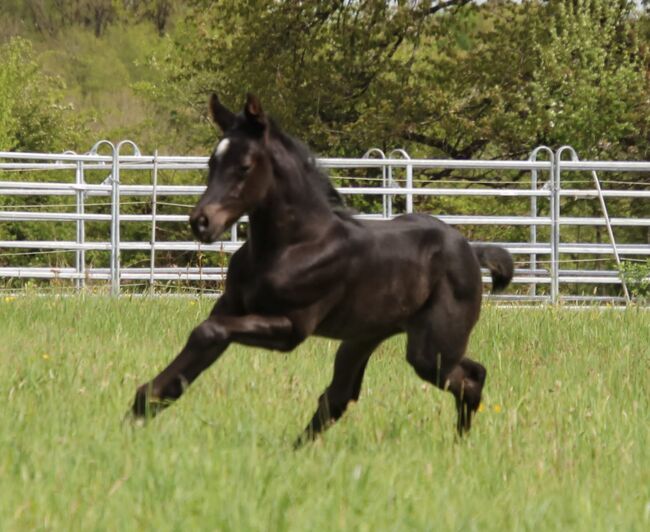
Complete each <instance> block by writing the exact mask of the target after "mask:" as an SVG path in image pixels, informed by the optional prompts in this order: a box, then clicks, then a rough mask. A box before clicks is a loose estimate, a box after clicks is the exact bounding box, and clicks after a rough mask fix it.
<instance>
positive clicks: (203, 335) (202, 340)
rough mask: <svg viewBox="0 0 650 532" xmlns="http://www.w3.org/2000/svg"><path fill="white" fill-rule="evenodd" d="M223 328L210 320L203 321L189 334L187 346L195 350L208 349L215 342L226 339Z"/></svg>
mask: <svg viewBox="0 0 650 532" xmlns="http://www.w3.org/2000/svg"><path fill="white" fill-rule="evenodd" d="M227 335H228V333H227V331H226V329H225V327H223V326H222V325H219V324H218V323H217V322H215V321H212V320H205V321H204V322H202V323H201V324H199V325H198V326H197V327H195V328H194V330H193V331H192V332H191V333H190V337H189V339H188V341H187V343H188V345H189V346H191V347H193V348H196V349H204V348H206V347H210V346H211V345H213V344H214V343H216V342H220V341H225V340H226V339H227Z"/></svg>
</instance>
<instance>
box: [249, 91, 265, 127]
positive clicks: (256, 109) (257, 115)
mask: <svg viewBox="0 0 650 532" xmlns="http://www.w3.org/2000/svg"><path fill="white" fill-rule="evenodd" d="M244 114H245V115H246V119H247V120H248V121H249V122H252V123H254V124H256V125H259V126H261V127H263V128H265V127H266V124H267V121H266V115H265V114H264V111H263V110H262V104H261V103H260V101H259V99H258V98H257V96H254V95H253V94H250V93H248V94H247V95H246V105H245V106H244Z"/></svg>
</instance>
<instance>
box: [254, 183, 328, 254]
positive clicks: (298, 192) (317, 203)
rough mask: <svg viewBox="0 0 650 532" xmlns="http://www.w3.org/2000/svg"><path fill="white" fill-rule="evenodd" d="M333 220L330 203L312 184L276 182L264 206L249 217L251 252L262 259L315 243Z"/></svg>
mask: <svg viewBox="0 0 650 532" xmlns="http://www.w3.org/2000/svg"><path fill="white" fill-rule="evenodd" d="M300 179H304V180H308V179H310V178H309V177H308V176H300ZM334 217H335V216H334V214H333V213H332V211H331V209H330V208H329V206H328V204H327V200H326V199H324V198H323V197H322V195H321V194H320V192H319V191H316V190H313V187H311V186H310V183H308V182H295V181H294V182H292V181H291V180H282V181H277V182H276V186H275V187H273V189H272V190H271V191H270V192H269V194H268V196H267V198H266V199H265V201H264V202H263V203H262V205H260V206H259V207H258V208H257V209H256V210H255V211H253V212H252V213H251V214H250V217H249V219H250V224H249V245H250V248H251V250H252V251H253V253H254V254H255V255H256V256H258V258H261V256H263V255H270V254H275V253H276V252H277V251H279V250H281V248H283V247H286V246H289V245H292V244H296V243H298V242H301V241H310V240H313V239H316V238H318V235H319V233H321V232H322V230H323V228H325V227H327V226H328V225H329V222H330V221H331V220H332V219H334Z"/></svg>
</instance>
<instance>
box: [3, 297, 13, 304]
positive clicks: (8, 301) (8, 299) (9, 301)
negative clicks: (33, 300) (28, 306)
mask: <svg viewBox="0 0 650 532" xmlns="http://www.w3.org/2000/svg"><path fill="white" fill-rule="evenodd" d="M15 299H16V298H15V297H13V296H7V297H5V298H4V302H5V303H11V302H12V301H15Z"/></svg>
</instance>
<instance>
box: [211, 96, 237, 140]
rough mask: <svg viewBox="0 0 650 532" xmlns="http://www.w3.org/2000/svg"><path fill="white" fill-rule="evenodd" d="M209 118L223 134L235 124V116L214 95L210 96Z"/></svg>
mask: <svg viewBox="0 0 650 532" xmlns="http://www.w3.org/2000/svg"><path fill="white" fill-rule="evenodd" d="M210 116H211V117H212V120H214V123H215V124H217V125H218V126H219V128H221V131H223V132H224V133H225V132H226V131H228V130H229V129H230V128H231V127H232V126H233V125H234V124H235V114H234V113H233V112H232V111H230V110H229V109H228V108H227V107H226V106H225V105H223V104H222V103H221V102H220V101H219V97H218V96H217V95H216V94H215V93H212V96H210Z"/></svg>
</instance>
